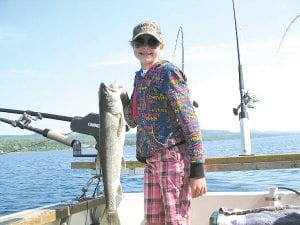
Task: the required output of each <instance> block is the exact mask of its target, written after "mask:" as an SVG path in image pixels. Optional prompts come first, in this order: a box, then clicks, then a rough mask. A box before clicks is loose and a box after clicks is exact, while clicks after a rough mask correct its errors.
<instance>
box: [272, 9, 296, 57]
mask: <svg viewBox="0 0 300 225" xmlns="http://www.w3.org/2000/svg"><path fill="white" fill-rule="evenodd" d="M298 18H300V14H299V15H297V16H296V17H295V18H294V19H293V20H292V21H291V22H290V24H289V25H288V27H287V28H286V30H285V32H284V34H283V36H282V38H281V40H280V43H279V46H278V48H277V53H278V52H279V50H280V47H281V45H282V43H283V40H284V38H285V36H286V34H287V32H288V30H289V29H290V27H291V26H292V24H293V23H294V22H295V21H296V20H297V19H298Z"/></svg>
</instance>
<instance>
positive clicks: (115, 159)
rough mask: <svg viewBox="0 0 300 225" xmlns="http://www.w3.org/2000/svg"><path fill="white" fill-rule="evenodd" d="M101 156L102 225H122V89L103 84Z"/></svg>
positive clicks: (123, 122) (100, 102)
mask: <svg viewBox="0 0 300 225" xmlns="http://www.w3.org/2000/svg"><path fill="white" fill-rule="evenodd" d="M99 113H100V129H99V130H100V131H99V153H100V163H101V168H102V175H103V186H104V194H105V201H106V208H105V210H104V213H103V216H102V219H101V225H106V224H109V225H119V224H120V219H119V216H118V212H117V205H118V197H119V196H120V195H122V191H121V185H120V173H121V163H122V157H123V147H124V139H125V120H124V114H123V106H122V102H121V98H120V88H119V87H118V86H117V85H116V84H115V83H113V84H110V85H106V84H104V83H101V84H100V89H99Z"/></svg>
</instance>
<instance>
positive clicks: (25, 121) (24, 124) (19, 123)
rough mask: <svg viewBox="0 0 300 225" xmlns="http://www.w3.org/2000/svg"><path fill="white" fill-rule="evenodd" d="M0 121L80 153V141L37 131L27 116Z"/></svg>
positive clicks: (50, 131)
mask: <svg viewBox="0 0 300 225" xmlns="http://www.w3.org/2000/svg"><path fill="white" fill-rule="evenodd" d="M0 121H1V122H4V123H7V124H10V125H12V126H13V127H18V128H20V129H26V130H30V131H33V132H35V133H38V134H41V135H43V136H44V137H46V138H49V139H51V140H54V141H57V142H60V143H62V144H65V145H67V146H70V147H72V148H73V151H74V152H78V151H81V143H80V141H78V140H76V139H71V138H69V137H68V136H67V135H64V134H62V133H60V132H57V131H53V130H50V129H39V128H36V127H32V126H30V125H29V124H30V122H31V118H30V117H28V116H22V117H21V118H20V119H18V120H10V119H6V118H2V117H0Z"/></svg>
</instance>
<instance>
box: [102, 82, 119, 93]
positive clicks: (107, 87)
mask: <svg viewBox="0 0 300 225" xmlns="http://www.w3.org/2000/svg"><path fill="white" fill-rule="evenodd" d="M100 88H101V89H103V90H105V91H112V92H117V91H118V86H117V84H116V83H115V82H114V83H111V84H109V85H107V84H105V83H101V85H100Z"/></svg>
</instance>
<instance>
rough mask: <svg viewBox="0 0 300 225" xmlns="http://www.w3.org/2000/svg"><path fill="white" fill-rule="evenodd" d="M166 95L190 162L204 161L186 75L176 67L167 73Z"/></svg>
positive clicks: (198, 162) (196, 118)
mask: <svg viewBox="0 0 300 225" xmlns="http://www.w3.org/2000/svg"><path fill="white" fill-rule="evenodd" d="M167 80H168V82H167V95H168V98H169V101H170V105H171V107H172V108H173V109H174V111H175V114H176V118H177V120H178V123H179V125H180V127H181V129H182V131H183V134H184V136H185V139H186V142H187V151H188V152H189V154H190V155H191V162H192V163H197V164H203V163H204V151H203V144H202V136H201V131H200V126H199V122H198V117H197V115H196V113H195V111H194V107H193V105H192V103H191V100H190V94H189V90H188V87H187V83H186V77H185V75H184V74H183V72H182V71H180V70H179V69H178V68H174V69H172V70H169V71H168V73H167Z"/></svg>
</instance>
